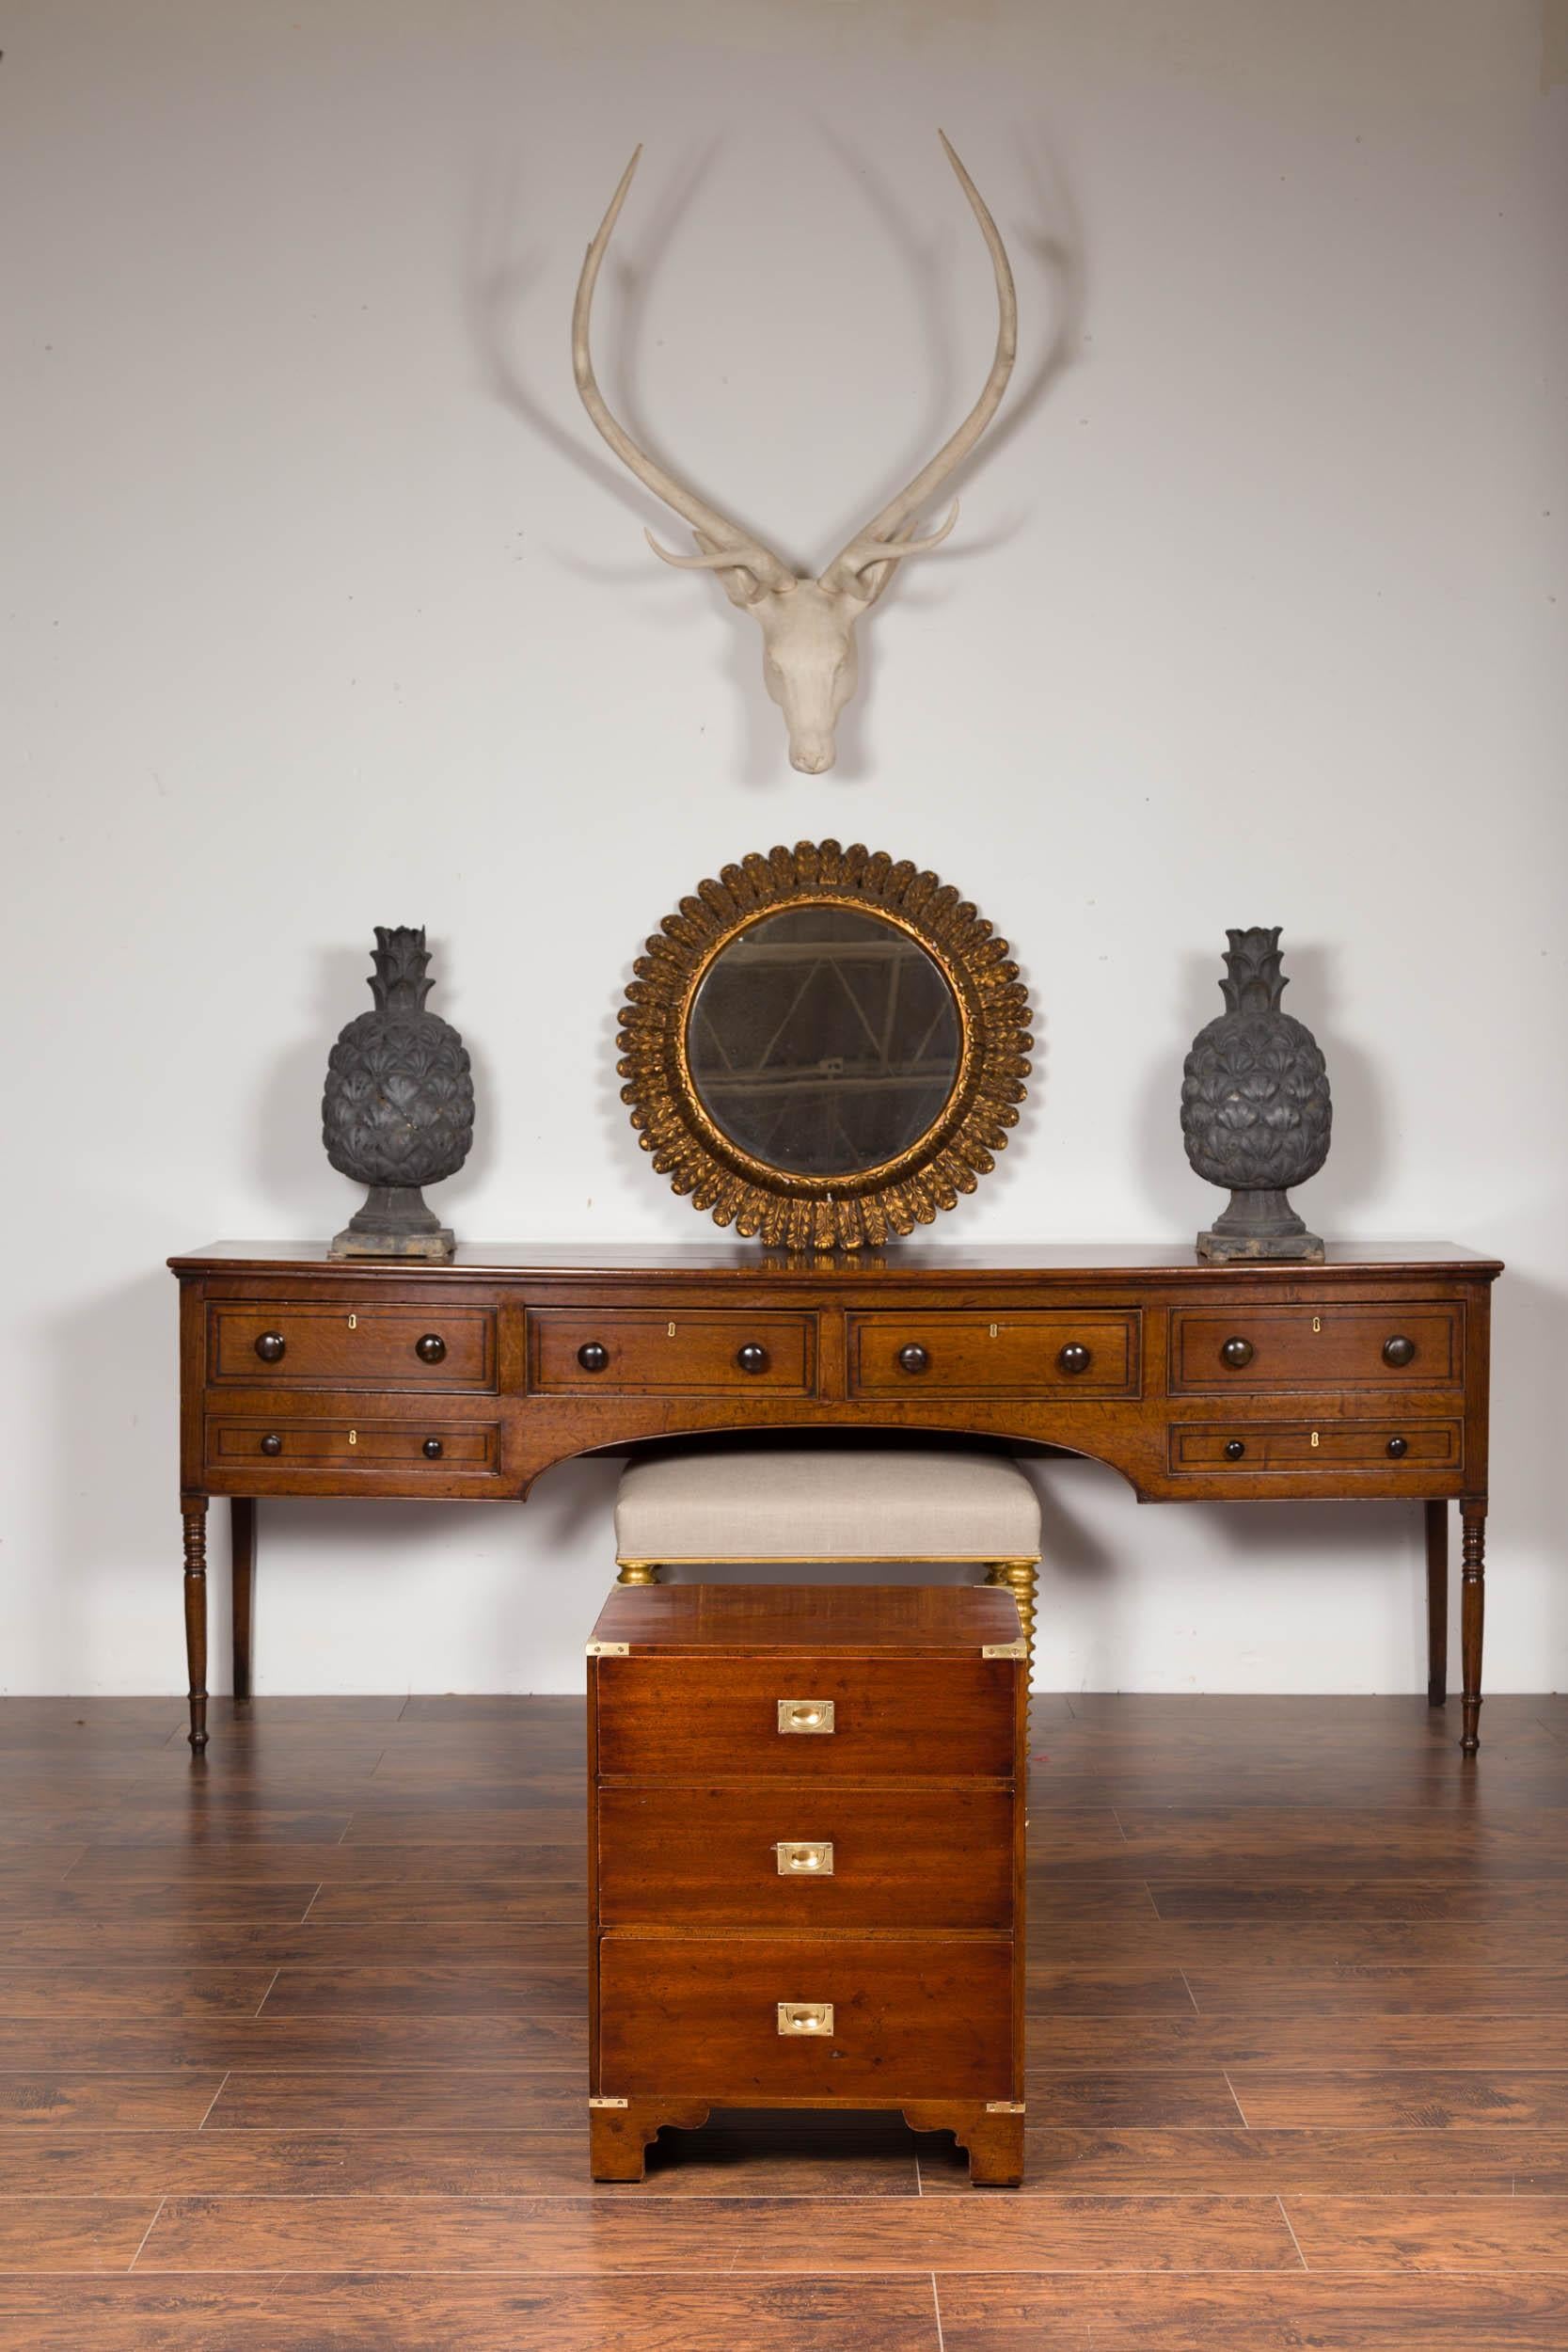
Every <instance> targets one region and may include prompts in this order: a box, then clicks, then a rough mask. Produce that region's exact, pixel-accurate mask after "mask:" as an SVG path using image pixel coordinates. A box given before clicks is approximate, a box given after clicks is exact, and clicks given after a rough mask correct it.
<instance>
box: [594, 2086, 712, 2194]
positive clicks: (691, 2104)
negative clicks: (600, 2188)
mask: <svg viewBox="0 0 1568 2352" xmlns="http://www.w3.org/2000/svg"><path fill="white" fill-rule="evenodd" d="M707 2119H708V2108H707V2102H706V2101H705V2100H703V2099H590V2100H589V2102H588V2169H589V2172H590V2174H591V2176H592V2177H593V2179H594V2180H595V2181H640V2180H641V2178H642V2164H643V2156H644V2153H645V2151H646V2149H647V2145H648V2142H649V2141H650V2140H651V2139H657V2137H658V2135H659V2132H660V2130H661V2128H662V2127H663V2125H665V2124H666V2123H671V2124H673V2125H674V2126H675V2127H676V2128H677V2129H678V2130H680V2131H683V2132H698V2131H701V2130H702V2127H703V2125H704V2124H705V2122H707Z"/></svg>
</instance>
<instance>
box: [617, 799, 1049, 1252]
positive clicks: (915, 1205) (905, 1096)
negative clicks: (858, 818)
mask: <svg viewBox="0 0 1568 2352" xmlns="http://www.w3.org/2000/svg"><path fill="white" fill-rule="evenodd" d="M634 968H635V971H636V975H637V977H636V978H635V979H634V980H632V981H631V982H630V983H629V984H628V986H627V989H626V998H627V1001H626V1004H625V1005H624V1006H623V1007H622V1009H621V1026H620V1034H619V1037H618V1039H617V1043H618V1045H619V1047H620V1051H621V1055H622V1059H621V1060H620V1062H619V1063H618V1064H617V1068H618V1069H619V1072H620V1074H621V1077H622V1078H623V1079H624V1081H625V1084H624V1085H623V1087H622V1089H621V1100H622V1101H623V1102H624V1103H625V1104H627V1106H628V1107H629V1109H630V1112H631V1123H632V1125H633V1126H634V1127H635V1128H636V1129H637V1130H638V1136H639V1140H640V1141H641V1146H642V1149H643V1151H644V1152H651V1153H652V1155H653V1163H654V1167H655V1168H656V1169H657V1171H658V1173H659V1174H660V1175H662V1176H668V1178H669V1179H670V1183H671V1184H672V1185H673V1188H674V1190H675V1191H676V1192H677V1193H683V1194H685V1195H687V1196H688V1197H689V1200H690V1201H691V1205H692V1207H693V1208H694V1209H700V1210H707V1211H709V1212H710V1213H711V1214H712V1216H713V1217H714V1219H715V1221H716V1223H718V1224H720V1225H732V1224H733V1225H734V1227H735V1228H736V1232H739V1233H744V1234H747V1235H755V1236H757V1237H758V1238H759V1239H761V1240H762V1241H764V1242H766V1243H768V1244H769V1245H771V1246H774V1247H778V1246H783V1247H784V1248H790V1249H807V1248H816V1249H832V1248H839V1249H857V1248H862V1247H863V1246H864V1245H866V1244H870V1245H871V1246H872V1247H876V1246H877V1245H879V1244H880V1243H882V1242H884V1241H885V1240H886V1239H887V1237H888V1235H889V1233H890V1232H893V1233H909V1232H912V1231H913V1229H914V1227H915V1226H916V1225H929V1224H930V1223H931V1222H932V1220H933V1219H934V1217H935V1216H936V1214H937V1211H938V1210H939V1209H951V1208H953V1207H955V1206H956V1205H957V1202H958V1195H959V1194H960V1193H964V1192H973V1191H974V1187H975V1184H976V1183H977V1181H978V1179H979V1178H980V1177H981V1176H984V1175H986V1174H988V1173H989V1172H990V1169H991V1168H994V1166H995V1165H996V1162H995V1157H994V1155H995V1153H996V1152H1000V1151H1001V1150H1002V1149H1003V1147H1004V1145H1005V1144H1006V1140H1007V1130H1008V1129H1009V1128H1010V1127H1012V1126H1015V1125H1016V1124H1017V1120H1018V1104H1020V1103H1021V1102H1022V1100H1023V1096H1024V1091H1025V1089H1024V1085H1023V1081H1024V1079H1025V1078H1026V1077H1027V1076H1028V1074H1029V1067H1030V1065H1029V1063H1028V1061H1027V1059H1026V1058H1025V1057H1026V1056H1027V1054H1028V1052H1029V1049H1030V1047H1031V1045H1032V1044H1033V1042H1034V1041H1033V1039H1032V1038H1031V1037H1030V1035H1029V1000H1028V996H1027V993H1025V991H1024V988H1023V986H1022V982H1021V980H1020V978H1019V974H1018V966H1017V964H1016V963H1014V962H1012V961H1010V959H1009V956H1008V951H1007V943H1006V940H1005V939H999V938H998V937H997V935H996V933H995V932H994V931H993V930H992V929H991V927H990V924H989V923H988V922H987V921H986V919H985V917H984V916H983V915H981V914H977V913H976V912H975V910H974V907H973V906H972V905H971V904H970V902H969V900H968V899H967V898H960V897H959V895H958V891H957V890H956V889H955V888H954V887H953V885H952V884H951V883H950V882H949V883H944V882H939V881H938V879H937V877H936V875H935V874H931V873H922V872H919V871H918V870H917V869H916V868H915V866H912V865H911V863H910V862H909V861H908V860H907V859H901V860H899V861H898V862H897V863H895V861H894V860H893V859H892V858H891V857H889V856H888V855H887V853H886V851H885V850H877V851H876V852H875V853H874V854H873V853H872V852H871V851H869V850H866V849H865V848H864V847H863V845H862V844H861V843H858V842H857V843H856V844H855V846H854V847H853V848H852V849H848V850H843V849H840V847H839V845H838V843H837V842H836V841H821V842H814V841H801V842H799V843H797V845H796V847H795V848H794V849H793V850H785V849H776V850H770V851H769V852H768V855H767V856H766V857H763V856H760V855H757V854H753V855H752V856H751V857H746V858H742V859H741V861H740V863H739V865H738V866H725V867H724V868H723V869H722V871H721V874H720V877H719V880H718V881H717V882H714V881H711V880H710V881H707V882H699V883H698V885H697V889H696V892H695V894H694V896H692V897H691V898H683V899H682V900H681V902H680V906H679V908H678V909H677V910H676V912H675V913H674V914H667V915H666V916H665V918H664V920H663V922H662V923H661V924H660V926H659V929H658V930H657V932H656V933H655V935H654V936H653V937H652V938H651V939H650V940H649V941H648V948H647V953H646V955H643V956H640V957H639V958H638V960H637V963H636V965H635V967H634Z"/></svg>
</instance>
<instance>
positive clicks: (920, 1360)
mask: <svg viewBox="0 0 1568 2352" xmlns="http://www.w3.org/2000/svg"><path fill="white" fill-rule="evenodd" d="M930 1360H931V1359H930V1357H929V1355H928V1354H927V1351H926V1349H925V1348H923V1347H922V1346H921V1344H920V1342H919V1341H918V1340H911V1342H910V1343H909V1345H908V1347H901V1348H900V1349H899V1350H898V1369H899V1371H900V1372H924V1371H925V1370H926V1368H927V1365H928V1364H929V1363H930Z"/></svg>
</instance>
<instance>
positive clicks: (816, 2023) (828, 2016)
mask: <svg viewBox="0 0 1568 2352" xmlns="http://www.w3.org/2000/svg"><path fill="white" fill-rule="evenodd" d="M832 2029H833V2005H832V2001H781V2002H780V2003H779V2031H780V2032H781V2033H793V2034H815V2035H816V2036H817V2037H818V2038H820V2037H821V2035H823V2034H825V2033H832Z"/></svg>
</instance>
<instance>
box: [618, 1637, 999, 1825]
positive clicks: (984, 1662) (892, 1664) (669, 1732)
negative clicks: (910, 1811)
mask: <svg viewBox="0 0 1568 2352" xmlns="http://www.w3.org/2000/svg"><path fill="white" fill-rule="evenodd" d="M1015 1672H1016V1668H1015V1666H1014V1665H1013V1664H1012V1662H1011V1661H1007V1660H1005V1659H998V1660H990V1659H982V1658H970V1659H959V1660H952V1659H941V1660H935V1661H932V1660H926V1659H921V1658H918V1657H911V1658H909V1659H907V1660H905V1659H901V1660H898V1661H891V1660H879V1659H868V1660H866V1661H863V1662H860V1661H843V1660H832V1661H823V1660H814V1659H812V1658H810V1657H805V1658H788V1657H781V1658H780V1659H778V1660H777V1661H772V1660H757V1659H750V1658H746V1659H736V1660H734V1661H731V1662H729V1663H727V1664H726V1667H725V1670H724V1673H723V1675H722V1676H718V1675H716V1674H715V1673H714V1672H713V1670H712V1668H711V1666H709V1665H708V1664H707V1663H706V1661H705V1660H703V1659H701V1658H658V1659H653V1658H624V1659H623V1658H613V1657H603V1656H601V1657H600V1658H599V1660H598V1684H597V1688H598V1702H597V1703H598V1724H599V1734H598V1737H599V1766H598V1768H599V1771H600V1772H601V1773H605V1774H615V1775H618V1776H623V1777H625V1776H627V1775H630V1776H639V1777H648V1776H650V1775H657V1776H659V1777H663V1776H665V1775H668V1774H673V1773H689V1774H692V1775H695V1776H698V1777H702V1776H705V1775H708V1774H712V1775H713V1776H714V1777H715V1778H719V1777H734V1776H740V1775H744V1776H745V1777H746V1778H747V1779H751V1780H774V1779H779V1780H798V1781H812V1780H824V1779H833V1778H855V1777H857V1776H863V1775H874V1774H877V1773H887V1774H890V1775H896V1776H899V1777H904V1776H910V1777H919V1778H923V1779H924V1778H931V1777H934V1778H942V1779H969V1778H973V1777H987V1778H994V1779H1007V1778H1009V1777H1010V1776H1011V1773H1012V1770H1013V1747H1012V1742H1013V1724H1012V1711H1011V1702H1010V1693H1011V1691H1012V1688H1013V1684H1012V1677H1013V1675H1014V1673H1015ZM829 1707H831V1708H832V1715H831V1718H830V1717H829V1716H828V1715H827V1712H826V1710H827V1708H829ZM786 1724H788V1725H791V1726H793V1727H791V1728H786V1727H785V1725H786ZM830 1724H831V1727H828V1726H829V1725H830ZM801 1834H802V1836H804V1835H805V1834H806V1833H804V1832H802V1833H801ZM788 1835H790V1833H789V1832H788V1831H787V1830H781V1831H780V1832H779V1836H788Z"/></svg>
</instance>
